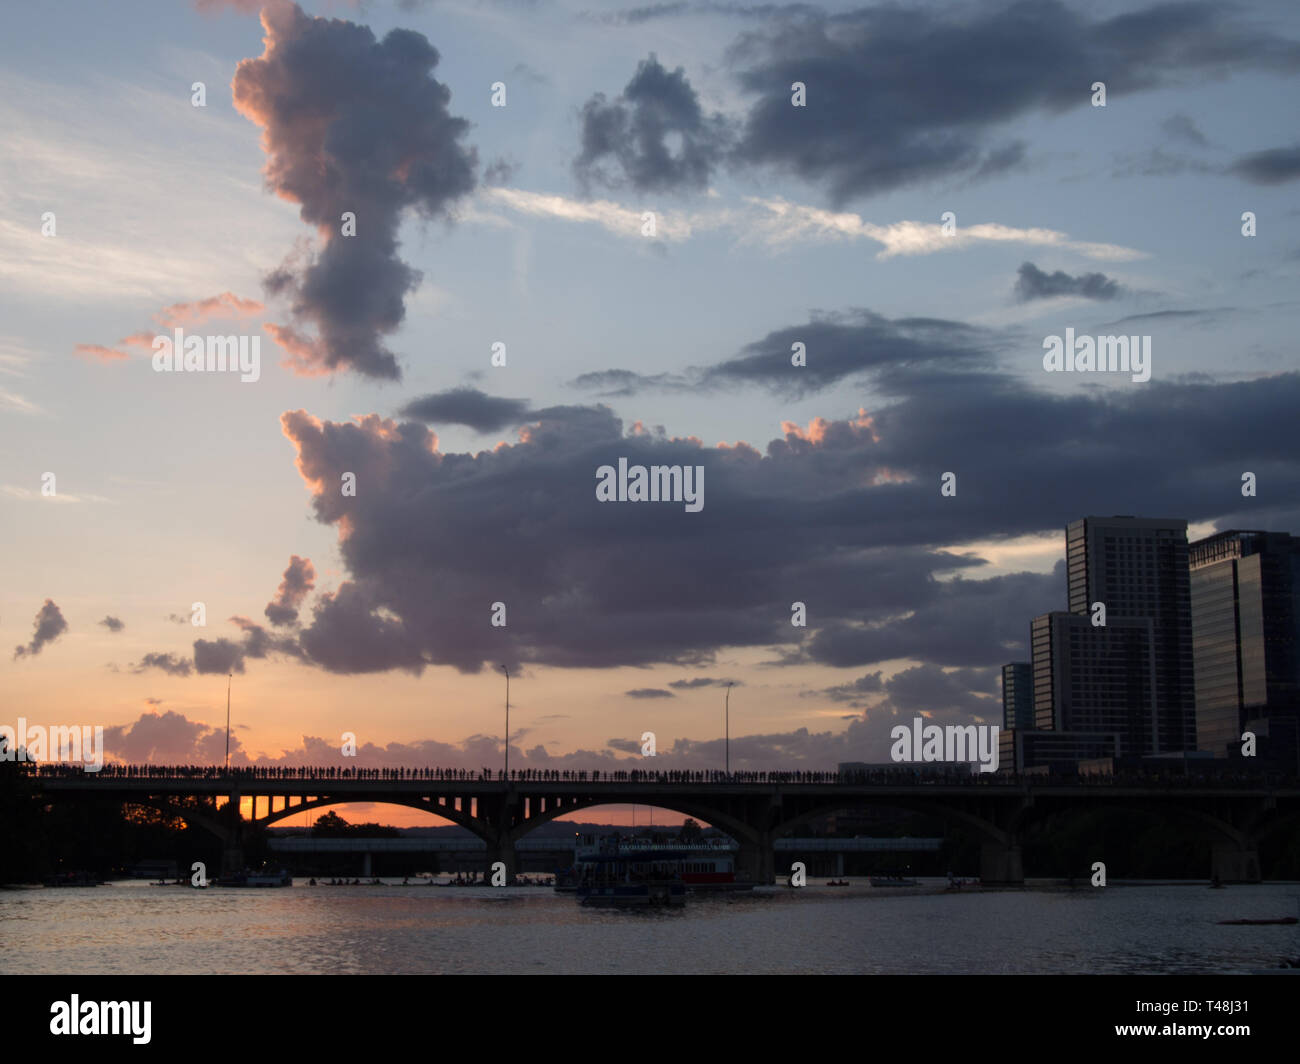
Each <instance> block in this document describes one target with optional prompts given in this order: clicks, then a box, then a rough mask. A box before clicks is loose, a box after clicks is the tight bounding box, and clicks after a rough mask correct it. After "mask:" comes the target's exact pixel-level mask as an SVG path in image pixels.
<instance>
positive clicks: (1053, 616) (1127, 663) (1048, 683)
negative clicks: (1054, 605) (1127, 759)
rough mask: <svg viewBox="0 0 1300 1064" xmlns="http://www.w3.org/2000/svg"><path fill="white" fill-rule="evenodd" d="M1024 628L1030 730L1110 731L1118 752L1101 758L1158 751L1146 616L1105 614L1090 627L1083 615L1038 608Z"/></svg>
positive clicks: (1152, 658)
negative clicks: (1030, 673) (1029, 661)
mask: <svg viewBox="0 0 1300 1064" xmlns="http://www.w3.org/2000/svg"><path fill="white" fill-rule="evenodd" d="M1030 631H1031V640H1032V644H1033V648H1034V661H1033V669H1034V720H1035V724H1036V727H1037V729H1038V730H1040V731H1056V732H1062V733H1071V734H1076V735H1077V734H1086V733H1099V734H1106V735H1111V736H1116V737H1117V738H1118V743H1119V749H1118V751H1117V752H1114V753H1112V754H1108V755H1105V756H1121V755H1126V754H1136V755H1143V754H1150V753H1155V752H1157V751H1158V749H1159V747H1158V746H1157V737H1158V732H1159V718H1158V714H1157V707H1156V703H1155V698H1154V691H1155V656H1154V653H1153V647H1154V624H1153V622H1152V621H1151V619H1150V618H1149V617H1141V618H1137V617H1131V618H1113V619H1112V618H1107V622H1106V625H1105V626H1104V627H1094V626H1093V624H1092V619H1091V618H1090V617H1082V616H1079V615H1078V614H1075V613H1065V612H1057V613H1045V614H1043V615H1042V616H1040V617H1035V618H1034V621H1033V624H1032V625H1031V628H1030ZM1089 756H1102V755H1089Z"/></svg>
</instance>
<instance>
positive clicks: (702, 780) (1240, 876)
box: [32, 765, 1300, 884]
mask: <svg viewBox="0 0 1300 1064" xmlns="http://www.w3.org/2000/svg"><path fill="white" fill-rule="evenodd" d="M35 768H36V771H35V772H33V773H32V777H33V781H34V782H35V783H36V784H37V785H38V786H39V787H40V788H41V790H42V791H43V793H44V795H45V796H46V797H47V798H48V799H49V800H55V801H57V800H59V799H64V798H67V799H80V800H86V799H97V800H105V801H112V802H118V803H122V802H130V803H134V804H139V805H145V806H149V807H152V808H156V809H159V810H161V811H163V812H166V813H168V814H170V815H172V816H176V817H180V818H182V819H184V820H185V821H187V822H189V823H192V824H194V825H195V826H197V827H200V828H203V829H205V830H207V831H209V832H211V833H212V834H213V835H215V836H216V837H217V838H219V839H220V840H221V843H222V847H223V859H222V865H223V869H224V870H226V871H231V870H235V869H238V868H239V867H242V865H243V839H244V833H245V831H246V830H247V829H248V827H249V826H250V825H256V826H261V827H266V826H269V825H271V824H274V823H276V822H278V821H280V820H284V819H285V818H287V817H291V816H296V815H298V814H300V813H305V812H308V811H310V810H314V809H323V808H326V807H328V806H333V805H339V804H344V803H350V802H367V803H381V804H393V805H401V806H406V807H409V808H412V809H418V810H420V811H421V812H425V813H429V814H431V815H433V816H436V817H441V818H443V819H445V820H448V821H450V822H452V823H453V824H457V825H459V826H460V827H463V828H465V829H467V830H468V831H470V832H471V833H472V834H473V835H475V836H477V837H478V838H479V839H481V840H482V842H483V857H484V861H485V867H490V866H491V865H492V864H493V863H495V862H497V861H501V862H503V863H504V865H505V867H506V870H507V875H508V876H509V877H513V876H514V874H515V871H516V868H517V864H518V853H517V847H518V844H519V842H520V841H521V840H522V839H523V838H524V837H525V836H526V835H528V834H529V832H531V831H532V830H533V829H535V828H536V827H538V826H539V825H541V824H545V823H547V822H549V821H551V820H554V819H556V818H557V817H561V816H565V815H568V814H571V813H576V812H578V811H579V810H583V809H590V808H592V807H594V806H600V805H628V804H637V805H649V806H656V807H658V808H662V809H668V810H672V811H674V812H677V813H681V814H683V815H685V816H688V817H693V818H695V819H696V820H699V821H701V822H703V823H706V824H710V825H712V826H713V827H715V828H717V829H719V830H720V831H722V832H724V833H726V834H727V835H729V836H730V837H731V838H732V839H734V840H735V841H736V844H737V851H736V866H737V872H738V873H739V874H742V875H745V876H747V877H749V878H750V879H751V880H752V881H753V882H755V883H772V882H774V881H775V878H776V865H775V853H776V848H775V843H776V840H777V839H779V838H783V837H788V836H790V835H791V834H792V833H793V832H794V831H795V830H796V829H798V828H799V827H800V826H802V825H804V824H806V823H808V822H809V821H811V820H814V819H816V818H818V817H821V816H825V815H826V814H828V813H832V812H835V811H837V810H842V809H862V808H867V807H889V808H893V809H899V810H904V811H908V812H913V813H919V814H923V815H928V816H934V817H939V818H943V819H944V820H946V821H948V822H953V823H956V824H959V825H962V826H964V827H965V828H966V829H968V830H969V831H971V832H973V833H974V834H975V835H976V836H977V837H978V838H979V840H980V876H981V879H982V880H983V881H984V882H985V883H990V884H996V883H1002V884H1018V883H1023V882H1024V869H1023V865H1022V861H1021V848H1020V847H1021V838H1022V837H1023V835H1024V834H1025V832H1026V831H1027V830H1028V829H1029V828H1030V827H1032V826H1033V825H1034V823H1035V822H1037V821H1039V820H1041V819H1043V818H1045V817H1049V816H1052V815H1054V814H1057V813H1061V812H1067V811H1083V810H1095V809H1106V808H1113V809H1135V810H1143V811H1147V812H1154V813H1156V814H1159V815H1161V816H1164V817H1166V818H1168V819H1169V820H1171V821H1178V822H1181V823H1185V824H1191V825H1193V826H1195V827H1196V828H1197V830H1198V831H1199V832H1200V833H1201V835H1202V837H1203V838H1205V839H1206V840H1207V841H1208V842H1209V843H1210V848H1211V867H1210V869H1209V870H1208V871H1209V872H1210V874H1211V875H1212V876H1215V877H1217V878H1218V879H1220V880H1221V881H1223V882H1225V883H1226V882H1258V881H1259V879H1260V878H1261V877H1260V868H1259V857H1258V845H1259V842H1260V840H1261V839H1263V838H1265V837H1267V836H1269V835H1270V834H1272V833H1273V832H1276V831H1280V830H1286V829H1291V830H1294V829H1295V828H1296V825H1297V823H1298V821H1300V784H1298V783H1297V781H1295V780H1279V779H1274V778H1271V777H1268V778H1266V777H1263V776H1261V777H1260V778H1259V779H1256V780H1250V779H1245V780H1238V779H1231V780H1219V781H1214V780H1207V781H1201V780H1193V779H1190V778H1188V779H1178V778H1163V777H1156V778H1145V777H1139V776H1134V777H1118V776H1114V777H1106V776H1102V777H1070V778H1063V779H1054V778H1052V777H1041V776H1038V777H1029V776H1021V777H1017V776H1014V775H1003V774H1001V773H993V774H976V775H971V776H969V777H966V776H941V777H935V778H917V777H914V776H913V775H912V773H910V772H908V771H895V772H889V771H885V772H867V773H849V774H843V775H841V774H836V773H834V772H827V773H788V774H787V773H767V774H761V775H760V774H758V773H749V774H746V776H747V777H752V778H738V776H737V775H733V776H731V777H728V776H725V775H723V774H722V773H685V772H683V773H680V774H669V773H656V772H641V773H638V772H631V773H620V774H619V776H620V777H621V778H618V779H601V780H594V779H583V778H578V777H579V776H580V775H581V776H585V775H587V774H586V773H582V774H578V773H567V774H565V775H569V776H571V777H574V778H569V779H564V778H552V779H541V780H533V779H522V780H521V779H501V778H494V777H493V774H492V773H489V772H486V771H485V772H482V773H479V774H478V775H477V777H474V776H472V775H471V774H469V773H460V774H459V775H463V776H465V777H466V778H463V779H439V778H437V776H438V775H442V773H440V772H439V773H435V771H434V770H428V769H415V770H412V769H403V770H398V769H383V770H380V769H372V770H365V769H362V770H355V769H353V770H317V769H308V768H300V769H286V768H277V769H274V770H265V769H259V770H252V769H242V770H239V769H237V770H233V771H232V772H231V773H230V774H226V773H225V772H223V771H222V770H221V769H220V768H216V769H210V768H187V769H175V770H172V769H163V768H159V767H155V766H140V767H133V768H131V769H129V770H128V769H122V768H121V767H120V766H111V767H110V766H106V767H105V771H103V772H99V773H87V772H83V771H81V770H80V769H76V768H69V767H66V766H53V765H40V766H36V767H35ZM452 774H453V773H451V772H448V773H447V775H449V776H450V775H452ZM548 775H554V776H557V777H558V776H560V775H561V774H560V773H554V774H548ZM674 775H680V776H681V777H683V778H680V779H674V778H669V777H670V776H674ZM194 798H198V799H202V800H205V803H211V804H208V805H207V806H206V808H204V809H201V810H195V809H193V808H189V807H187V806H185V805H181V804H178V800H180V799H194ZM245 803H247V804H248V810H249V814H248V815H247V816H245V815H244V813H243V806H244V804H245ZM259 809H260V813H259Z"/></svg>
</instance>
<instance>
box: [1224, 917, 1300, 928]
mask: <svg viewBox="0 0 1300 1064" xmlns="http://www.w3.org/2000/svg"><path fill="white" fill-rule="evenodd" d="M1219 923H1220V924H1227V925H1231V926H1233V927H1261V926H1264V925H1266V924H1300V916H1274V917H1272V918H1270V919H1265V920H1220V921H1219Z"/></svg>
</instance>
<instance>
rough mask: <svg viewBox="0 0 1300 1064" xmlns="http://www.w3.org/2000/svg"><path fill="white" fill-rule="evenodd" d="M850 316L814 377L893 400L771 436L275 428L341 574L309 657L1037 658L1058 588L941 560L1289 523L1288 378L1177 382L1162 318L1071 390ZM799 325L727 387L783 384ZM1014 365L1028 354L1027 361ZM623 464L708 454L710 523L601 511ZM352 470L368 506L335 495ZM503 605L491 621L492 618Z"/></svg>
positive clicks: (1293, 383) (1298, 381) (570, 411)
mask: <svg viewBox="0 0 1300 1064" xmlns="http://www.w3.org/2000/svg"><path fill="white" fill-rule="evenodd" d="M848 324H849V325H850V326H852V327H853V328H854V329H859V330H862V332H861V333H860V334H859V333H856V332H855V333H852V334H850V336H846V337H844V338H841V341H840V342H841V343H842V344H843V346H844V348H845V351H846V352H847V353H848V355H852V354H854V352H855V351H856V358H857V362H856V363H854V362H853V361H852V359H850V358H848V355H846V356H845V358H844V359H842V360H840V359H837V357H836V356H835V354H834V349H833V344H832V343H831V340H832V339H834V338H835V337H836V335H837V334H836V332H835V330H830V331H828V332H826V333H825V334H823V335H822V336H821V337H820V338H819V339H818V341H817V343H816V344H810V345H809V353H810V355H812V356H813V357H810V359H809V369H811V367H812V366H813V364H814V363H815V361H816V358H817V357H819V356H820V357H827V358H828V359H829V360H830V365H831V367H832V368H833V370H834V372H831V373H830V374H829V375H830V377H831V378H833V379H839V378H841V377H844V376H847V374H848V372H849V369H850V368H851V367H853V366H854V365H856V366H857V367H858V368H861V367H862V366H866V367H867V368H869V369H870V370H871V372H872V373H873V374H874V376H873V385H874V388H875V390H877V391H883V392H884V393H886V395H887V401H882V402H881V403H879V404H878V405H876V406H873V407H872V408H871V409H866V408H860V409H859V410H858V411H857V412H856V413H852V414H847V415H837V416H832V417H813V418H812V419H811V420H810V421H809V422H808V423H807V424H806V425H805V424H799V423H795V422H784V423H783V424H782V426H781V429H782V434H781V435H780V436H778V437H776V438H774V439H771V440H769V441H767V442H766V444H760V445H759V446H754V445H751V444H749V443H746V442H738V443H735V444H732V445H719V446H717V447H706V446H705V445H704V444H703V443H702V441H700V440H698V439H695V438H693V437H690V436H686V437H670V436H668V435H667V434H666V433H664V432H662V431H649V430H646V429H645V428H644V427H641V426H637V425H634V426H633V427H632V428H631V429H626V428H625V426H624V422H623V421H622V420H620V419H619V418H617V417H615V415H614V414H613V412H612V411H610V410H609V409H608V408H606V407H604V406H591V407H585V406H572V407H555V408H551V409H549V410H547V411H544V412H538V413H537V414H535V415H534V418H533V419H530V421H529V422H528V423H526V424H525V425H523V426H521V427H520V428H519V430H518V435H517V440H516V441H515V442H502V443H500V444H498V445H497V446H496V447H495V448H493V449H491V450H486V451H481V452H479V453H476V454H467V453H450V452H444V451H442V450H441V449H440V448H439V444H438V439H437V436H436V435H435V434H434V433H433V432H431V431H430V430H429V429H428V428H427V427H426V426H424V425H422V424H420V423H418V422H412V421H399V420H390V419H386V418H381V417H379V416H378V415H373V414H371V415H365V416H361V417H358V418H355V419H354V420H352V421H350V422H331V421H326V420H321V419H318V418H316V417H313V416H311V415H310V414H308V413H307V412H305V411H301V410H298V411H292V412H288V413H285V414H284V415H282V418H281V424H282V427H283V430H284V433H285V436H286V437H287V439H288V440H289V441H290V442H291V444H292V445H293V447H294V449H295V451H296V452H297V466H298V470H299V472H300V474H301V476H302V478H303V481H304V484H305V486H306V489H307V492H308V499H309V503H310V506H311V509H312V513H313V514H314V516H315V519H316V520H317V521H318V522H319V523H321V524H323V525H327V526H331V527H333V528H334V529H335V531H336V533H337V536H338V549H339V553H340V557H341V559H342V562H343V565H344V568H345V570H346V578H345V579H344V580H343V582H342V583H341V584H340V585H339V587H338V589H337V590H336V591H334V592H332V593H330V594H327V595H323V596H321V597H320V599H319V600H318V601H317V603H316V604H315V607H314V609H313V611H312V615H311V617H310V619H308V620H307V621H305V622H304V628H303V631H302V634H301V637H300V639H299V645H300V646H301V649H302V651H303V652H304V653H305V654H306V655H307V660H309V661H310V662H311V663H312V664H314V665H316V666H318V667H321V668H324V669H326V670H329V671H333V672H338V673H365V672H380V671H385V670H388V669H405V670H408V671H410V672H412V673H419V672H420V671H421V670H422V669H423V668H424V667H425V666H428V665H437V664H442V665H451V666H452V667H455V668H457V669H460V670H462V671H465V672H473V671H476V670H478V669H480V668H482V666H483V665H484V664H485V663H496V662H507V663H509V664H511V665H514V664H516V663H529V664H544V665H549V666H552V667H557V668H603V667H614V666H640V665H649V664H661V663H667V664H677V665H680V666H690V667H699V666H708V665H710V664H712V663H713V662H714V661H715V659H716V656H717V655H718V653H719V652H720V651H722V650H723V649H725V648H736V647H757V648H766V649H768V650H769V651H771V652H773V653H775V654H776V663H778V664H785V663H790V664H795V663H804V664H808V663H812V664H821V665H829V666H834V667H839V668H859V669H860V668H862V667H872V668H874V667H877V666H879V665H880V663H883V662H889V661H898V660H906V659H911V660H913V661H916V662H919V663H921V664H929V665H936V666H940V667H943V668H953V667H955V668H984V667H990V666H993V665H998V664H1001V663H1002V662H1003V661H1007V660H1013V659H1014V658H1015V657H1021V658H1023V657H1024V644H1025V640H1026V638H1027V634H1028V623H1029V620H1030V618H1031V617H1032V616H1034V615H1035V614H1036V613H1041V612H1043V611H1045V610H1048V609H1052V608H1059V607H1060V606H1061V605H1062V603H1063V595H1064V586H1065V580H1064V574H1063V570H1059V569H1058V571H1057V572H1054V573H1051V574H1039V573H1011V574H1006V575H1000V576H997V577H993V578H991V579H979V577H980V576H982V575H983V574H982V573H981V568H982V567H984V566H985V565H986V563H985V562H984V561H983V560H982V559H981V558H980V557H979V556H978V555H977V554H974V553H971V552H970V550H969V549H968V548H966V549H963V550H956V549H954V548H955V546H956V545H960V544H969V543H973V542H984V541H990V540H1001V539H1005V538H1012V537H1017V536H1023V535H1026V534H1030V533H1039V532H1042V531H1046V530H1052V529H1061V528H1062V527H1063V526H1064V524H1065V523H1066V522H1067V521H1069V520H1073V519H1075V518H1077V517H1079V516H1081V515H1084V514H1088V513H1103V514H1105V513H1166V514H1171V515H1175V516H1185V517H1187V518H1188V519H1190V520H1193V521H1206V520H1211V519H1213V520H1216V521H1220V520H1221V521H1225V522H1227V521H1234V522H1240V521H1248V522H1250V523H1251V526H1252V527H1257V526H1258V527H1279V528H1286V527H1289V526H1291V525H1300V506H1297V504H1296V503H1295V502H1294V500H1295V499H1297V498H1300V463H1297V461H1296V459H1295V453H1294V427H1293V422H1294V414H1293V410H1294V407H1295V405H1296V403H1297V402H1298V401H1300V374H1295V373H1282V374H1276V375H1274V376H1270V377H1267V378H1259V379H1254V380H1248V381H1242V382H1237V383H1230V384H1216V383H1212V382H1204V381H1179V380H1172V379H1169V377H1168V375H1167V372H1166V373H1163V374H1162V370H1161V368H1160V367H1161V362H1160V357H1161V356H1160V354H1159V352H1160V351H1161V350H1165V349H1166V347H1165V346H1164V345H1165V341H1166V340H1167V336H1166V335H1165V334H1163V333H1162V332H1161V331H1160V330H1157V332H1156V334H1155V336H1154V344H1153V346H1154V349H1155V352H1156V354H1155V366H1154V369H1155V378H1154V379H1153V380H1152V381H1151V382H1150V383H1147V384H1142V385H1130V384H1129V382H1128V381H1127V380H1124V381H1116V382H1112V386H1111V387H1106V388H1097V389H1089V390H1087V391H1084V392H1082V393H1078V392H1071V393H1068V394H1060V393H1057V392H1055V391H1049V390H1046V388H1045V385H1044V387H1042V388H1038V387H1032V386H1031V385H1030V384H1029V383H1028V382H1027V380H1026V379H1025V377H1024V376H1023V374H1020V373H1012V372H1006V371H1004V370H1002V369H1001V368H999V367H998V366H995V365H994V363H993V360H992V359H991V358H990V357H989V351H990V349H998V350H1001V345H1002V344H1003V343H1004V342H1005V339H1006V338H1005V337H1003V336H1001V335H999V334H994V333H985V332H982V331H978V330H975V331H972V330H969V329H968V328H967V327H965V326H962V325H961V323H956V322H931V321H924V320H923V321H921V322H909V321H907V320H903V321H889V320H886V319H879V318H877V317H876V316H874V315H870V314H866V313H864V314H862V315H856V316H854V317H852V318H850V319H848ZM795 331H796V330H777V331H775V332H774V333H773V334H770V335H769V337H768V338H766V339H765V340H763V341H758V342H757V345H758V346H757V348H756V350H755V351H752V352H746V353H744V354H743V356H742V359H741V360H740V364H739V365H731V364H730V363H734V362H736V361H737V360H729V362H728V363H722V364H720V366H721V367H726V372H725V373H724V372H721V370H719V375H718V376H717V377H715V379H716V380H718V381H719V382H720V383H721V382H724V381H730V382H732V384H733V386H734V384H735V383H736V382H738V381H741V380H746V379H750V380H754V381H757V382H764V383H765V382H767V380H768V379H769V378H772V377H776V376H777V375H778V372H780V373H785V372H791V371H787V370H784V369H782V368H781V366H786V365H788V364H789V343H788V342H786V341H787V339H788V336H787V332H790V333H791V334H793V333H794V332H795ZM863 336H865V337H868V338H873V337H874V338H876V339H877V340H878V341H888V344H889V345H892V346H887V347H886V348H885V350H883V352H882V351H876V350H873V347H872V345H871V344H863V343H861V342H860V341H861V339H862V337H863ZM972 337H974V338H975V342H974V343H971V342H970V341H971V338H972ZM855 341H856V342H855ZM763 352H767V353H768V354H769V355H770V357H771V358H772V359H777V358H778V357H779V360H780V361H779V363H778V364H776V365H774V368H773V369H772V371H771V373H764V372H761V371H760V369H759V364H758V363H755V362H750V361H748V360H749V359H752V358H754V357H755V356H756V355H758V354H760V353H763ZM1002 354H1003V358H1004V359H1005V358H1010V357H1011V354H1010V352H1008V351H1003V352H1002ZM1022 355H1023V357H1025V358H1028V359H1030V360H1031V364H1032V365H1034V366H1037V365H1039V364H1040V359H1041V352H1038V351H1036V350H1035V351H1030V352H1028V353H1022ZM841 361H842V362H843V363H844V365H843V366H841V365H840V362H841ZM1013 368H1014V367H1013ZM715 369H718V368H717V367H715ZM705 372H707V371H705ZM793 372H799V371H798V370H795V371H793ZM1045 383H1046V382H1045ZM972 425H976V426H979V431H978V432H974V433H973V432H972V431H971V429H970V426H972ZM1189 425H1191V426H1194V427H1195V429H1196V431H1195V432H1193V433H1190V434H1189V433H1188V426H1189ZM1171 456H1174V457H1171ZM620 457H625V458H627V460H628V462H629V464H632V465H635V464H643V465H682V466H686V465H691V466H695V465H699V466H702V467H703V469H704V473H705V478H704V483H705V485H706V491H705V505H704V508H703V510H702V511H701V512H700V513H696V514H688V513H686V512H684V508H683V507H682V506H680V505H676V504H648V503H647V504H632V503H626V504H614V503H600V502H599V501H598V500H597V499H596V497H595V490H594V488H595V479H596V477H595V473H596V470H597V469H598V468H599V467H600V466H601V465H604V464H615V463H616V462H617V460H618V458H620ZM1117 468H1123V469H1124V470H1125V471H1126V475H1125V476H1124V477H1123V478H1117V477H1116V476H1115V470H1116V469H1117ZM1062 469H1069V470H1070V476H1069V477H1063V476H1062V475H1061V470H1062ZM1242 469H1253V470H1256V471H1257V472H1258V471H1259V470H1261V469H1263V470H1267V476H1268V479H1269V483H1270V485H1271V489H1270V494H1269V498H1268V499H1266V500H1250V501H1251V503H1252V507H1253V508H1252V509H1249V510H1247V509H1245V507H1244V505H1243V503H1242V502H1241V501H1240V500H1238V501H1237V502H1234V501H1233V500H1234V498H1236V495H1235V493H1234V492H1231V491H1229V492H1226V493H1225V492H1224V491H1223V490H1222V485H1224V484H1236V483H1239V481H1240V471H1241V470H1242ZM345 470H346V471H352V472H354V473H355V474H356V476H357V481H358V484H359V486H360V490H359V491H358V493H357V495H356V496H355V497H347V496H343V495H342V494H341V493H340V492H339V490H338V484H339V478H340V474H341V472H342V471H345ZM944 471H954V472H956V474H957V477H958V484H959V490H958V494H957V495H956V496H955V497H953V498H944V497H942V496H941V495H940V493H939V491H938V486H939V480H940V476H941V474H942V473H943V472H944ZM1260 475H1261V476H1263V475H1264V474H1263V473H1261V474H1260ZM1261 503H1262V504H1263V508H1262V509H1261V508H1259V505H1258V504H1261ZM1239 511H1240V512H1239ZM1228 527H1231V526H1228ZM792 544H797V547H796V548H792V546H791V545H792ZM794 601H802V602H805V603H807V606H808V611H809V627H808V628H807V629H806V630H805V629H796V628H793V627H792V626H791V624H790V604H791V603H792V602H794ZM494 602H501V603H504V604H505V606H506V608H507V612H508V619H507V625H506V626H505V627H494V626H493V625H492V624H491V615H492V606H491V604H492V603H494ZM670 689H674V688H670Z"/></svg>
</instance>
